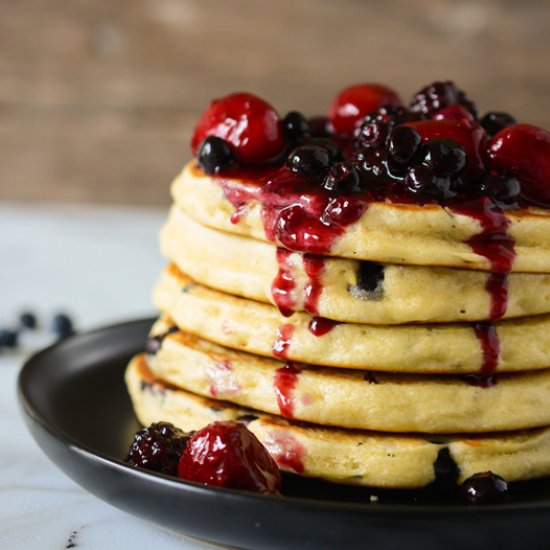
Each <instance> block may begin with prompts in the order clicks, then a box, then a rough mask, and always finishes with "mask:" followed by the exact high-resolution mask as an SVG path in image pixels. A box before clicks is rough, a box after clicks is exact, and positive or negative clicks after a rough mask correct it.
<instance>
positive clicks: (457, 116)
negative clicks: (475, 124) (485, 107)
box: [432, 103, 474, 121]
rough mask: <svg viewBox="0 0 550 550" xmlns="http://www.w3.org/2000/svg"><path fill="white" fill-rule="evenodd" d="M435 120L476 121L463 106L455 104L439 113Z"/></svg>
mask: <svg viewBox="0 0 550 550" xmlns="http://www.w3.org/2000/svg"><path fill="white" fill-rule="evenodd" d="M432 118H433V119H434V120H470V121H471V120H474V115H472V113H470V111H468V109H466V108H465V107H463V106H462V105H459V104H458V103H454V104H453V105H449V106H448V107H444V108H443V109H440V110H439V111H437V112H436V113H435V114H434V115H433V117H432Z"/></svg>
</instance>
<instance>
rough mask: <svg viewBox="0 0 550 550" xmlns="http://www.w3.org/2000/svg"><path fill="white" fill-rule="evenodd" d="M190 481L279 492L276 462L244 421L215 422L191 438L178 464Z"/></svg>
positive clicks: (279, 479) (278, 474) (183, 476)
mask: <svg viewBox="0 0 550 550" xmlns="http://www.w3.org/2000/svg"><path fill="white" fill-rule="evenodd" d="M178 476H179V477H181V478H183V479H187V480H189V481H195V482H197V483H203V484H204V485H216V486H218V487H231V488H233V489H244V490H246V491H256V492H259V493H279V491H280V489H281V473H280V471H279V468H278V467H277V464H276V463H275V461H274V460H273V458H271V455H270V454H269V453H268V452H267V449H266V448H265V447H264V446H263V445H262V444H261V443H260V442H259V441H258V439H257V438H256V436H255V435H254V434H253V433H252V432H250V431H249V430H248V429H247V428H246V427H245V426H244V425H243V424H240V423H238V422H233V421H225V422H214V423H212V424H209V425H208V426H206V427H205V428H203V429H202V430H199V431H198V432H196V433H195V435H194V436H193V437H192V438H191V439H190V440H189V443H188V444H187V446H186V447H185V450H184V451H183V453H182V455H181V458H180V461H179V467H178Z"/></svg>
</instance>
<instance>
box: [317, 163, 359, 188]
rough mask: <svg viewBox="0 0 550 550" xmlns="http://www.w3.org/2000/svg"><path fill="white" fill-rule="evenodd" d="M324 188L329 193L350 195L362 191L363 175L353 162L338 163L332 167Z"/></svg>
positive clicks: (326, 177) (324, 182)
mask: <svg viewBox="0 0 550 550" xmlns="http://www.w3.org/2000/svg"><path fill="white" fill-rule="evenodd" d="M322 187H323V189H324V190H325V191H328V192H329V193H332V194H335V195H339V194H344V195H346V194H349V193H358V192H359V191H361V189H362V187H361V175H360V173H359V170H358V169H357V168H356V167H355V166H354V165H353V164H352V163H351V162H338V163H336V164H334V165H333V166H331V168H330V170H329V172H328V174H327V175H326V176H325V179H324V180H323V183H322Z"/></svg>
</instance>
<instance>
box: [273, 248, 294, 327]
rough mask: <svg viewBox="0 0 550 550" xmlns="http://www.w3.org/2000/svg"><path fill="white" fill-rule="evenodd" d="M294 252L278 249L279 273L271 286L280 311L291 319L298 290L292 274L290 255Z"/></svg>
mask: <svg viewBox="0 0 550 550" xmlns="http://www.w3.org/2000/svg"><path fill="white" fill-rule="evenodd" d="M291 254H292V252H290V251H288V250H285V249H284V248H277V252H276V258H277V263H278V264H279V271H278V272H277V275H276V276H275V279H273V283H272V285H271V296H272V297H273V301H274V302H275V305H276V306H277V307H278V308H279V311H280V312H281V313H282V314H283V315H284V316H285V317H290V316H291V315H292V314H293V313H294V308H295V306H296V300H295V298H294V291H295V290H296V281H295V280H294V275H293V274H292V265H291V263H290V255H291Z"/></svg>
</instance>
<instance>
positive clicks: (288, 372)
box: [273, 361, 300, 418]
mask: <svg viewBox="0 0 550 550" xmlns="http://www.w3.org/2000/svg"><path fill="white" fill-rule="evenodd" d="M299 373H300V371H299V370H298V369H297V368H296V367H295V366H294V365H293V364H292V363H291V362H290V361H287V363H286V364H285V366H284V367H281V368H280V369H277V370H276V371H275V378H274V380H273V387H274V388H275V394H276V396H277V404H278V405H279V411H281V414H282V415H283V416H286V417H287V418H292V416H293V413H294V395H293V393H294V388H295V386H296V383H297V382H298V374H299Z"/></svg>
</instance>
